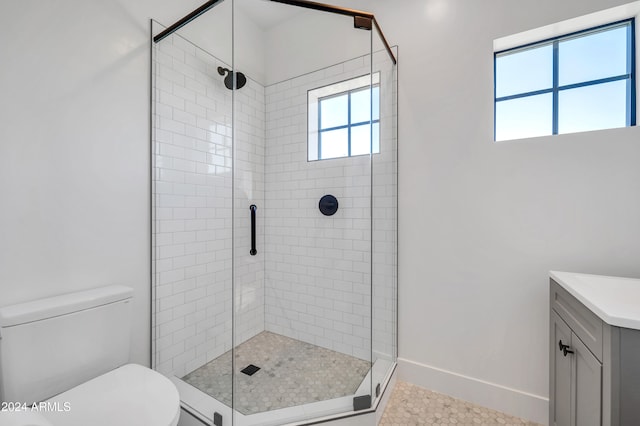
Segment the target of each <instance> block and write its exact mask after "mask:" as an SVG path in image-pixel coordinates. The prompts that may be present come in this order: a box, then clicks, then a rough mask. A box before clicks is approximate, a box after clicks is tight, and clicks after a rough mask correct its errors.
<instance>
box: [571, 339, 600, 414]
mask: <svg viewBox="0 0 640 426" xmlns="http://www.w3.org/2000/svg"><path fill="white" fill-rule="evenodd" d="M571 348H572V350H573V351H574V353H573V356H572V357H573V372H572V373H573V377H574V380H573V386H572V389H571V393H572V395H571V402H572V405H573V406H572V410H571V411H572V413H573V416H572V421H571V425H572V426H600V425H601V424H602V423H601V421H602V403H601V400H602V364H600V361H598V360H597V358H596V357H595V356H593V354H592V353H591V352H590V351H589V349H587V347H586V346H585V345H584V344H583V343H582V342H581V341H580V339H579V338H578V336H576V335H575V334H573V333H572V336H571ZM567 358H569V357H567Z"/></svg>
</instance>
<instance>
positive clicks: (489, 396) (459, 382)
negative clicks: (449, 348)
mask: <svg viewBox="0 0 640 426" xmlns="http://www.w3.org/2000/svg"><path fill="white" fill-rule="evenodd" d="M398 367H399V376H398V379H399V380H402V381H405V382H409V383H413V384H415V385H418V386H420V387H423V388H425V389H429V390H432V391H435V392H439V393H443V394H445V395H449V396H453V397H455V398H459V399H462V400H464V401H469V402H472V403H474V404H478V405H482V406H483V407H487V408H491V409H493V410H497V411H501V412H503V413H506V414H510V415H512V416H517V417H520V418H523V419H526V420H529V421H533V422H536V423H540V424H542V425H545V426H547V424H548V423H549V399H548V398H545V397H542V396H539V395H533V394H530V393H527V392H523V391H520V390H517V389H511V388H508V387H505V386H501V385H498V384H495V383H490V382H486V381H484V380H480V379H476V378H473V377H468V376H464V375H462V374H458V373H454V372H452V371H447V370H442V369H440V368H436V367H432V366H430V365H425V364H421V363H418V362H415V361H411V360H408V359H404V358H398Z"/></svg>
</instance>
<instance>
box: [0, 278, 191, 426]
mask: <svg viewBox="0 0 640 426" xmlns="http://www.w3.org/2000/svg"><path fill="white" fill-rule="evenodd" d="M132 297H133V291H132V289H131V288H128V287H124V286H119V285H112V286H107V287H100V288H96V289H92V290H87V291H81V292H76V293H70V294H65V295H61V296H55V297H50V298H46V299H39V300H35V301H32V302H27V303H21V304H18V305H12V306H5V307H2V308H0V401H3V402H5V403H7V404H8V403H11V404H13V407H14V408H16V403H18V405H22V404H24V405H22V407H27V410H26V411H24V410H23V411H16V410H15V409H14V410H7V411H0V426H18V425H20V426H31V425H32V426H87V425H92V426H114V425H118V426H176V425H177V424H178V418H179V416H180V397H179V395H178V391H177V389H176V387H175V385H174V384H173V383H172V382H171V381H170V380H169V379H167V378H166V377H164V376H163V375H161V374H159V373H157V372H155V371H153V370H151V369H149V368H147V367H143V366H141V365H137V364H130V363H129V349H130V339H131V309H132Z"/></svg>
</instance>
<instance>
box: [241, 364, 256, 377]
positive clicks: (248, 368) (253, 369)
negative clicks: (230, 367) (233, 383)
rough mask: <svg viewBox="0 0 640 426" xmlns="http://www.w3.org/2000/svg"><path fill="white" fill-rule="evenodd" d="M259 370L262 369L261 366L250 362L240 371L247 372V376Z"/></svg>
mask: <svg viewBox="0 0 640 426" xmlns="http://www.w3.org/2000/svg"><path fill="white" fill-rule="evenodd" d="M258 370H260V367H258V366H255V365H253V364H249V365H247V366H246V367H245V368H243V369H242V370H240V372H241V373H244V374H246V375H247V376H253V375H254V374H255V373H256V372H257V371H258Z"/></svg>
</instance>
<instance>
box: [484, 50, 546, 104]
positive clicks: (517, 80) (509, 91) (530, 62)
mask: <svg viewBox="0 0 640 426" xmlns="http://www.w3.org/2000/svg"><path fill="white" fill-rule="evenodd" d="M552 87H553V45H552V44H547V45H544V46H540V47H535V48H532V49H526V50H519V51H515V52H510V53H504V54H500V55H497V56H496V98H501V97H503V96H510V95H517V94H520V93H527V92H533V91H535V90H544V89H550V88H552Z"/></svg>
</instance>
